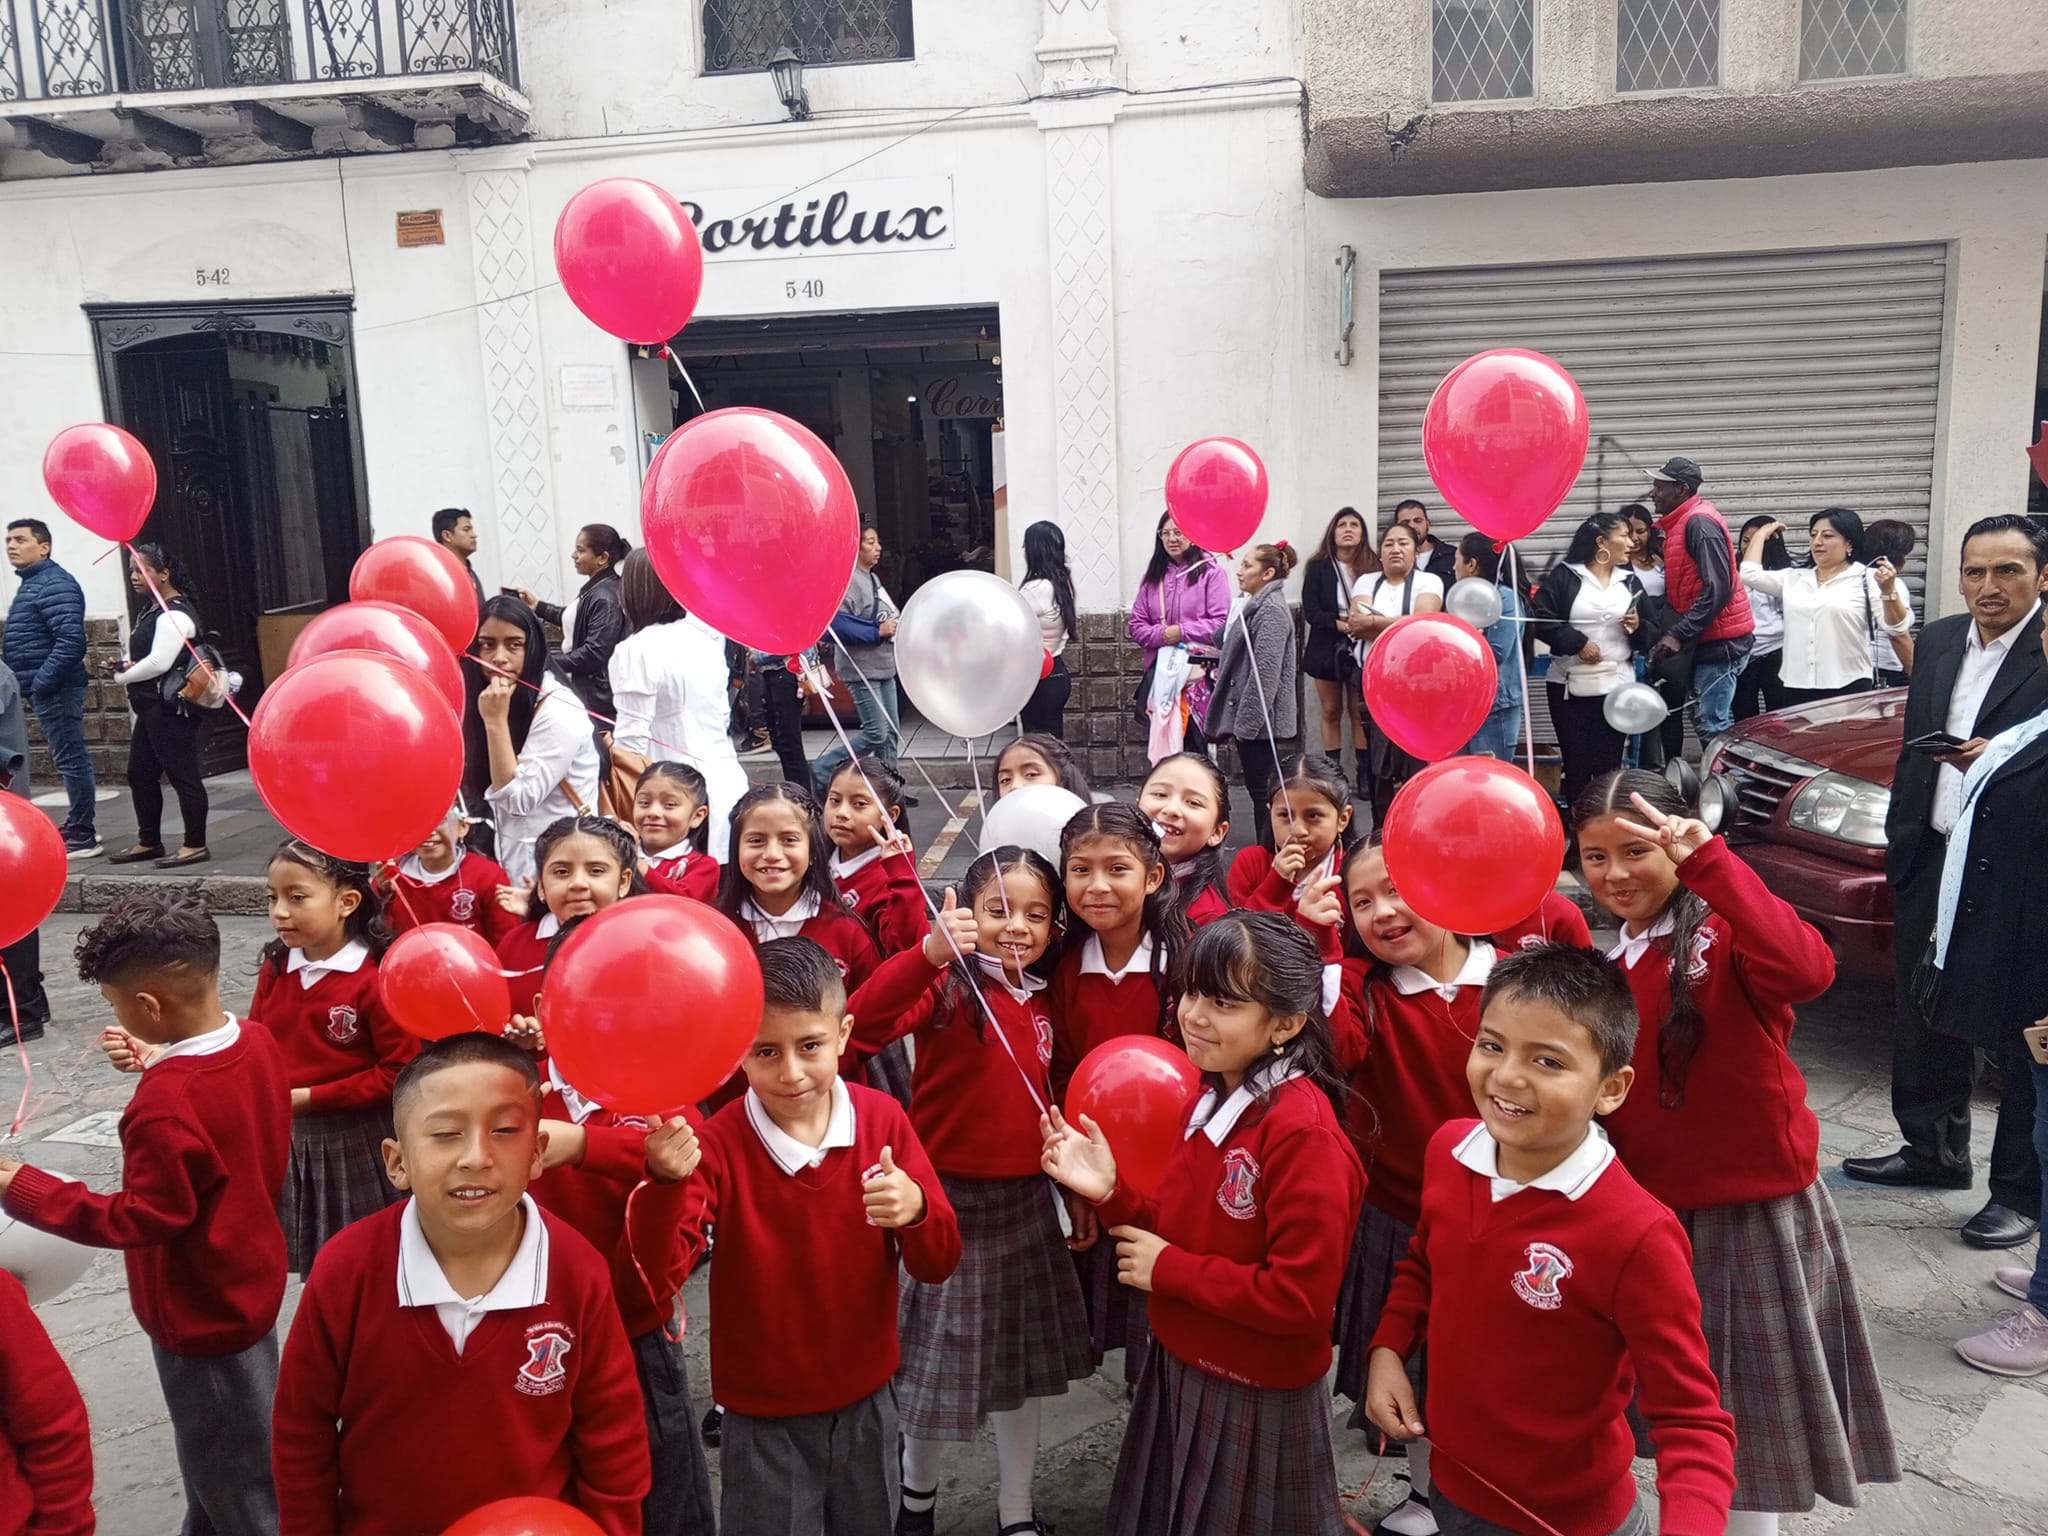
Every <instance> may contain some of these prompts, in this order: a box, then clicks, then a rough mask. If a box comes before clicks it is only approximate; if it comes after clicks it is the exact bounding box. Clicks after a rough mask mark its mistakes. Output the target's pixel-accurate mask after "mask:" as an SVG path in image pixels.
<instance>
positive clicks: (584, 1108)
mask: <svg viewBox="0 0 2048 1536" xmlns="http://www.w3.org/2000/svg"><path fill="white" fill-rule="evenodd" d="M548 1086H549V1087H550V1088H553V1089H554V1090H555V1092H557V1093H559V1094H560V1095H561V1096H562V1108H564V1109H566V1110H568V1111H569V1118H570V1119H571V1120H573V1121H575V1122H576V1123H577V1124H578V1125H581V1124H582V1123H583V1122H584V1121H586V1120H588V1119H589V1118H590V1117H591V1116H592V1115H594V1114H596V1113H597V1112H598V1111H599V1110H600V1109H603V1108H604V1106H603V1105H602V1104H600V1103H598V1102H597V1101H596V1100H595V1099H586V1098H585V1097H583V1095H582V1094H580V1093H578V1092H577V1091H576V1090H575V1089H574V1088H572V1087H571V1086H570V1085H569V1080H568V1079H567V1078H565V1077H563V1076H562V1069H561V1068H560V1067H559V1066H557V1065H556V1064H555V1058H554V1057H552V1056H550V1057H549V1058H548Z"/></svg>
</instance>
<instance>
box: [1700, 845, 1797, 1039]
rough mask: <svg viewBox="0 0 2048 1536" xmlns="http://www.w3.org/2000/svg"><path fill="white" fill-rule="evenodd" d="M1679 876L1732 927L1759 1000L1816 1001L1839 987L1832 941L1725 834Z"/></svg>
mask: <svg viewBox="0 0 2048 1536" xmlns="http://www.w3.org/2000/svg"><path fill="white" fill-rule="evenodd" d="M1678 878H1679V879H1680V880H1682V881H1684V882H1685V884H1686V886H1687V887H1688V888H1689V889H1691V890H1692V891H1694V892H1696V893H1697V894H1698V896H1699V898H1700V899H1701V900H1702V901H1704V902H1705V903H1706V904H1707V907H1708V909H1709V910H1710V911H1712V912H1713V914H1714V915H1715V916H1716V917H1718V918H1720V919H1721V921H1722V922H1723V923H1725V924H1727V925H1728V937H1729V939H1730V941H1731V943H1732V945H1733V947H1734V951H1735V967H1736V970H1737V972H1738V973H1739V974H1740V975H1741V977H1742V979H1743V982H1744V984H1745V985H1746V986H1747V987H1748V988H1749V992H1750V996H1751V997H1752V998H1754V999H1755V1000H1756V1002H1758V1003H1759V1004H1763V1005H1765V1006H1769V1005H1772V1004H1785V1003H1805V1002H1811V1001H1812V1000H1813V999H1814V998H1816V997H1819V996H1820V995H1821V993H1823V992H1825V991H1827V989H1828V988H1829V987H1831V986H1833V985H1834V982H1835V956H1834V952H1833V951H1832V950H1830V949H1829V948H1828V941H1827V940H1826V939H1824V938H1822V937H1821V936H1820V932H1819V930H1818V929H1816V928H1815V927H1814V926H1813V925H1812V924H1811V923H1809V922H1807V921H1806V919H1804V918H1803V917H1801V916H1800V915H1799V914H1798V912H1797V911H1795V910H1794V909H1793V907H1792V904H1791V903H1790V902H1788V901H1786V900H1784V899H1783V898H1782V897H1779V896H1774V895H1773V894H1772V893H1771V890H1770V888H1769V887H1768V886H1766V885H1765V884H1764V882H1763V880H1762V878H1761V877H1760V876H1759V875H1758V874H1757V872H1756V871H1755V870H1753V869H1751V868H1750V867H1749V865H1747V864H1746V863H1744V862H1743V861H1742V859H1741V858H1740V857H1739V856H1738V855H1737V854H1736V853H1735V852H1734V851H1733V850H1731V849H1730V848H1729V846H1728V845H1727V843H1725V842H1724V841H1722V840H1721V839H1720V838H1718V837H1715V838H1709V839H1708V840H1707V841H1706V842H1705V843H1703V844H1702V845H1701V846H1700V847H1699V848H1698V849H1696V850H1695V851H1694V852H1693V854H1692V856H1691V857H1690V858H1688V859H1687V860H1686V861H1685V862H1684V863H1683V864H1681V865H1679V866H1678ZM1785 1020H1786V1023H1787V1024H1788V1025H1789V1024H1790V1015H1789V1014H1788V1015H1786V1016H1785Z"/></svg>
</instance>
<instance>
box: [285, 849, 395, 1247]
mask: <svg viewBox="0 0 2048 1536" xmlns="http://www.w3.org/2000/svg"><path fill="white" fill-rule="evenodd" d="M265 879H266V882H267V884H268V885H269V888H270V925H271V927H272V928H274V929H276V931H277V937H276V938H275V939H273V940H271V942H270V943H269V944H268V945H266V946H265V947H264V950H263V961H262V966H261V968H260V969H259V970H258V972H257V974H256V996H255V998H254V1000H253V1001H252V1002H251V1003H250V1004H249V1016H250V1018H251V1020H253V1021H255V1022H257V1023H261V1024H263V1025H265V1026H267V1027H268V1028H269V1030H270V1032H271V1034H272V1035H273V1036H275V1037H276V1040H277V1046H278V1050H279V1052H280V1053H281V1054H282V1055H283V1057H284V1062H285V1074H286V1078H287V1080H288V1081H289V1082H290V1083H291V1090H292V1157H291V1167H290V1168H289V1170H287V1172H286V1175H285V1187H284V1202H283V1209H282V1210H281V1211H280V1213H279V1214H280V1215H281V1216H282V1217H283V1220H284V1240H285V1251H286V1261H287V1264H288V1265H289V1267H290V1269H291V1270H292V1272H293V1273H294V1274H297V1275H301V1276H303V1275H305V1274H306V1273H307V1272H308V1271H310V1270H311V1269H312V1267H313V1258H314V1255H315V1254H317V1253H318V1252H319V1251H320V1247H321V1245H322V1244H323V1243H325V1242H326V1241H327V1240H328V1239H329V1238H330V1237H332V1236H334V1234H335V1233H337V1232H339V1231H340V1230H341V1229H342V1228H343V1227H345V1226H347V1225H348V1224H349V1223H350V1222H352V1221H356V1220H359V1219H360V1218H362V1217H364V1216H370V1215H374V1214H375V1213H376V1212H378V1211H381V1210H383V1209H384V1207H385V1206H387V1205H390V1204H392V1203H393V1202H394V1201H396V1200H399V1199H401V1198H403V1197H402V1196H401V1195H400V1194H399V1192H398V1191H397V1190H396V1189H393V1188H392V1187H391V1181H390V1180H389V1179H388V1178H386V1177H385V1175H384V1141H385V1138H386V1137H388V1136H389V1135H390V1134H391V1085H392V1083H393V1082H395V1081H396V1080H397V1078H398V1069H399V1068H400V1067H402V1066H404V1065H405V1064H406V1063H407V1062H408V1061H410V1060H411V1059H412V1058H413V1055H414V1054H415V1053H416V1052H417V1051H418V1049H419V1041H417V1040H416V1039H414V1038H413V1037H412V1036H411V1035H409V1034H407V1033H406V1032H405V1031H404V1030H403V1029H401V1028H399V1026H398V1025H397V1024H396V1023H395V1022H394V1021H393V1020H392V1019H391V1018H390V1017H389V1016H388V1015H386V1013H385V1012H384V1008H383V1005H382V1004H381V1003H380V1002H379V1001H378V1000H377V961H378V959H379V957H381V956H382V955H383V953H384V947H385V945H387V944H388V943H390V942H391V935H390V932H389V931H388V930H387V929H386V928H385V926H384V922H383V918H382V915H381V914H380V913H379V911H378V907H377V893H376V892H375V891H374V890H372V889H371V888H370V872H369V870H368V869H366V868H365V867H364V866H363V865H361V864H351V863H349V862H347V861H346V860H343V859H336V858H330V857H329V856H328V855H327V854H324V853H322V852H320V850H319V849H317V848H311V847H308V846H307V845H306V844H304V843H302V842H299V841H297V840H296V839H294V840H292V841H289V842H286V843H285V844H284V845H283V846H282V847H280V848H279V849H278V850H277V852H276V853H274V854H272V855H271V856H270V870H269V873H268V874H267V875H266V876H265Z"/></svg>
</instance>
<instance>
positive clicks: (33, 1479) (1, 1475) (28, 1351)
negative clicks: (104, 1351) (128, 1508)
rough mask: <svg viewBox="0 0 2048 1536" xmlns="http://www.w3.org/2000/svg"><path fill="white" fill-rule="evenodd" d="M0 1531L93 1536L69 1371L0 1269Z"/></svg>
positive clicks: (88, 1478) (81, 1421)
mask: <svg viewBox="0 0 2048 1536" xmlns="http://www.w3.org/2000/svg"><path fill="white" fill-rule="evenodd" d="M0 1531H5V1532H6V1533H7V1536H92V1532H93V1509H92V1428H91V1426H90V1425H89V1424H88V1423H87V1422H86V1417H85V1399H84V1398H82V1397H80V1396H79V1395H78V1383H77V1382H76V1381H74V1380H72V1377H71V1367H70V1366H68V1365H66V1364H65V1363H64V1357H63V1356H62V1355H60V1354H58V1353H57V1346H56V1345H54V1344H52V1343H51V1342H50V1335H49V1334H48V1333H47V1332H46V1331H45V1330H44V1328H43V1324H42V1319H41V1318H39V1317H37V1316H36V1314H35V1309H34V1308H32V1307H30V1306H29V1304H28V1292H27V1291H25V1290H23V1289H22V1286H21V1282H20V1281H19V1280H17V1279H15V1278H14V1276H13V1275H11V1274H9V1273H8V1272H7V1271H6V1270H4V1269H0Z"/></svg>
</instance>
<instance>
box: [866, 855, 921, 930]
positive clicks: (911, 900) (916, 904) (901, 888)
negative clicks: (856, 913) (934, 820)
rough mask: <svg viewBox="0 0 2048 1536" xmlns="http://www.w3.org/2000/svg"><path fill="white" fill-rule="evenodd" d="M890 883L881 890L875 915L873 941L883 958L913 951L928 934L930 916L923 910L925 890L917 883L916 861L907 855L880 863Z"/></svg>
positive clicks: (895, 856) (891, 856)
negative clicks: (880, 898)
mask: <svg viewBox="0 0 2048 1536" xmlns="http://www.w3.org/2000/svg"><path fill="white" fill-rule="evenodd" d="M882 868H883V869H885V870H886V871H888V875H889V883H888V884H887V885H886V886H885V887H883V890H882V904H881V907H880V909H879V910H878V911H877V912H876V913H875V915H874V923H875V941H876V943H877V944H879V945H880V946H881V950H882V953H883V954H885V955H898V954H901V953H902V952H903V951H904V950H906V949H915V948H917V946H918V945H919V944H921V943H923V942H924V936H925V935H926V934H928V933H930V932H931V927H932V920H931V915H930V914H929V913H928V912H927V911H926V910H925V904H924V887H923V886H922V885H921V884H919V883H918V878H917V860H915V859H914V858H912V857H911V856H910V855H909V854H907V853H892V854H890V855H889V856H888V857H887V858H885V859H883V860H882Z"/></svg>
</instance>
